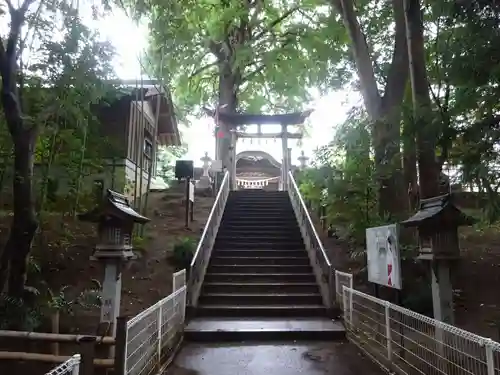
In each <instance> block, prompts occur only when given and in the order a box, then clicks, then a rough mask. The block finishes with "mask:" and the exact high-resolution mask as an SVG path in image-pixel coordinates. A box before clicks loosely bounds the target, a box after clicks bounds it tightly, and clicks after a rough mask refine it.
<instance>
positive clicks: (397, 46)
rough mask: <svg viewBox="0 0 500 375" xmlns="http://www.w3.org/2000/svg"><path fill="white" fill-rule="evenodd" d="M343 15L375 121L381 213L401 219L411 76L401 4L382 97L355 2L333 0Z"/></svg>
mask: <svg viewBox="0 0 500 375" xmlns="http://www.w3.org/2000/svg"><path fill="white" fill-rule="evenodd" d="M331 3H332V5H333V7H334V8H335V9H336V10H337V12H338V13H339V14H340V15H341V16H342V20H343V23H344V26H345V28H346V30H347V32H348V34H349V37H350V39H351V42H352V52H353V56H354V60H355V63H356V68H357V72H358V75H359V79H360V82H361V93H362V95H363V100H364V103H365V107H366V110H367V112H368V115H369V116H370V119H371V120H372V123H373V127H372V138H373V145H374V149H375V163H376V166H375V167H376V175H377V182H378V184H379V191H378V197H379V213H380V215H381V216H383V217H387V216H389V217H400V216H402V215H404V214H405V213H406V207H407V204H406V201H407V200H406V189H405V187H404V182H403V173H402V165H401V150H400V114H401V103H402V98H403V94H404V89H405V87H406V81H407V77H408V52H407V46H406V36H405V20H404V12H403V8H402V4H401V2H400V1H399V0H393V1H392V7H393V12H394V21H395V42H394V51H393V56H392V62H391V66H390V68H389V72H388V75H387V84H386V87H385V89H384V95H383V96H381V94H380V92H379V90H378V87H377V81H376V79H375V73H374V70H373V63H372V58H371V55H370V49H369V47H368V45H367V42H366V37H365V35H364V34H363V31H362V30H361V25H360V24H359V21H358V19H357V16H356V11H355V9H354V4H353V2H352V0H331Z"/></svg>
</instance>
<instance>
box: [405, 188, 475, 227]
mask: <svg viewBox="0 0 500 375" xmlns="http://www.w3.org/2000/svg"><path fill="white" fill-rule="evenodd" d="M431 222H432V224H433V225H434V224H440V223H443V224H451V225H456V226H460V225H472V224H473V223H474V219H473V218H472V217H470V216H468V215H466V214H464V213H463V212H462V211H461V210H460V209H459V208H458V207H456V206H455V205H454V204H453V202H452V199H451V195H450V194H445V195H440V196H437V197H432V198H428V199H422V200H421V201H420V207H419V210H418V211H417V213H415V215H413V216H412V217H410V218H409V219H407V220H405V221H403V222H401V225H403V226H405V227H415V226H420V225H425V224H428V223H431Z"/></svg>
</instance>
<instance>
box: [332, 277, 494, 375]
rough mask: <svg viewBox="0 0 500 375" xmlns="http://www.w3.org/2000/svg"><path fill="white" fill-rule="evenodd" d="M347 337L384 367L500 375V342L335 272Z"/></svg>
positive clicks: (436, 374)
mask: <svg viewBox="0 0 500 375" xmlns="http://www.w3.org/2000/svg"><path fill="white" fill-rule="evenodd" d="M335 289H336V295H337V297H336V298H337V302H338V304H339V305H340V306H341V307H342V310H343V316H344V322H345V325H346V329H347V334H348V338H349V340H350V341H352V342H353V343H355V344H356V345H357V346H358V347H359V348H360V349H362V350H363V351H364V352H365V353H366V354H367V355H368V356H370V357H371V358H372V359H373V360H374V361H375V362H377V363H378V364H379V365H380V366H381V367H382V368H384V370H386V371H388V372H393V373H396V374H404V375H413V374H415V375H498V374H500V343H498V342H495V341H493V340H491V339H488V338H485V337H481V336H479V335H475V334H473V333H471V332H467V331H465V330H462V329H460V328H457V327H455V326H452V325H449V324H445V323H442V322H440V321H437V320H434V319H431V318H429V317H427V316H425V315H422V314H418V313H416V312H414V311H411V310H408V309H405V308H403V307H401V306H398V305H395V304H392V303H390V302H388V301H384V300H381V299H379V298H376V297H373V296H370V295H368V294H365V293H362V292H360V291H357V290H355V289H353V277H352V275H351V274H348V273H345V272H340V271H335Z"/></svg>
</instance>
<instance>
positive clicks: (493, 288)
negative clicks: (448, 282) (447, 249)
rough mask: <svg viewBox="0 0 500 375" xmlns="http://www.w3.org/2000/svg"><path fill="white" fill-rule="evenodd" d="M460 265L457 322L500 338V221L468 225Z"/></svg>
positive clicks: (464, 231)
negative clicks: (478, 226)
mask: <svg viewBox="0 0 500 375" xmlns="http://www.w3.org/2000/svg"><path fill="white" fill-rule="evenodd" d="M460 248H461V259H460V261H459V263H458V265H457V267H456V270H455V272H456V273H455V275H456V285H454V289H455V308H456V325H457V326H459V327H460V328H463V329H466V330H468V331H471V332H474V333H477V334H479V335H482V336H485V337H489V338H492V339H493V340H496V341H500V334H499V332H500V293H499V292H498V289H497V288H498V287H499V285H500V225H493V226H490V227H489V228H487V229H486V230H478V229H474V228H464V229H462V230H461V236H460Z"/></svg>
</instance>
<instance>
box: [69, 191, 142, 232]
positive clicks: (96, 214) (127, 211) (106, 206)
mask: <svg viewBox="0 0 500 375" xmlns="http://www.w3.org/2000/svg"><path fill="white" fill-rule="evenodd" d="M106 216H113V217H117V218H119V219H123V220H126V219H130V220H132V221H133V222H134V223H140V224H144V223H147V222H148V221H150V219H148V218H147V217H145V216H142V215H141V214H139V213H138V212H136V211H135V210H134V209H133V208H132V207H131V206H130V203H129V201H128V198H127V197H126V196H125V195H123V194H120V193H117V192H115V191H112V190H110V189H108V191H107V194H106V198H105V199H104V200H103V202H102V203H101V204H100V205H99V206H97V207H96V208H94V209H93V210H91V211H88V212H85V213H82V214H79V215H78V218H79V219H80V220H82V221H89V222H99V221H100V220H101V219H102V218H103V217H106Z"/></svg>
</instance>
